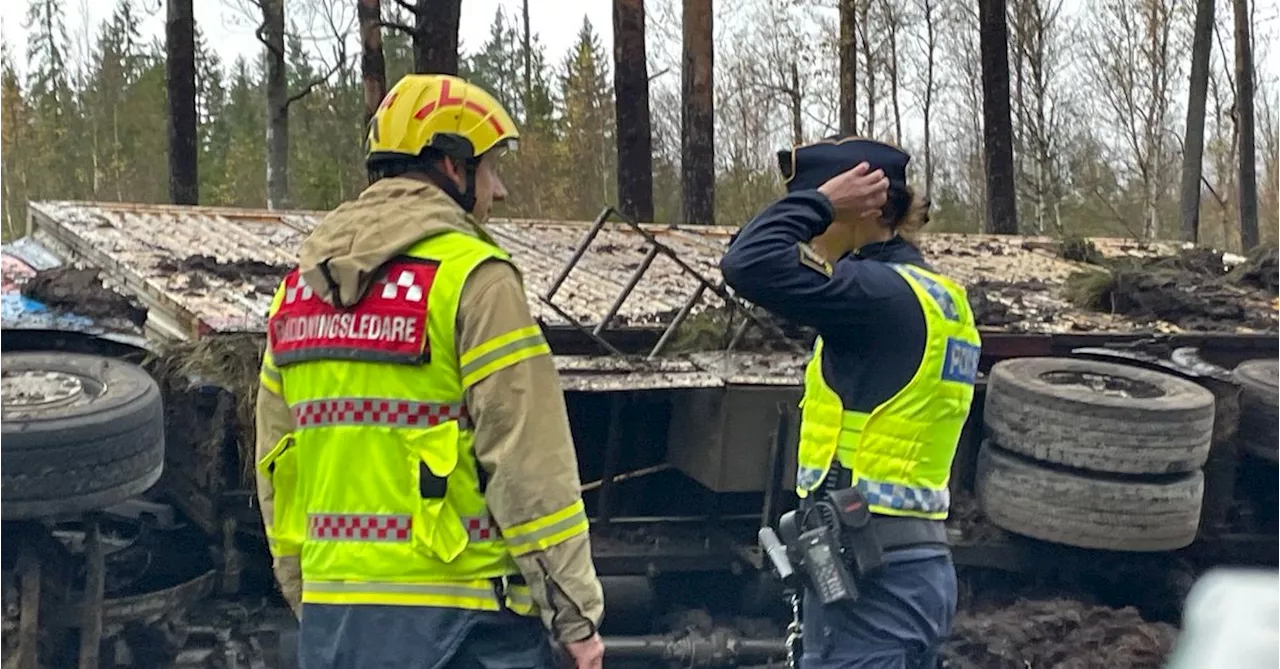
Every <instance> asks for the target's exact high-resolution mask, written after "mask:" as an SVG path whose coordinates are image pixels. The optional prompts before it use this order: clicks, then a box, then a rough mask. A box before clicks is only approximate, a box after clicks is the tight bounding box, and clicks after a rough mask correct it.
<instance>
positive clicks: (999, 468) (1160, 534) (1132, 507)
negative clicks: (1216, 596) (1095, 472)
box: [975, 441, 1204, 551]
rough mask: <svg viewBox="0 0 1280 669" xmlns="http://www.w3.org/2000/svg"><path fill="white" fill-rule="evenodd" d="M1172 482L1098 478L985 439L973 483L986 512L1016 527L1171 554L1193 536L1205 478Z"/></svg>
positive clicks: (1037, 534)
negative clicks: (1041, 462)
mask: <svg viewBox="0 0 1280 669" xmlns="http://www.w3.org/2000/svg"><path fill="white" fill-rule="evenodd" d="M1168 479H1169V480H1167V481H1164V482H1160V483H1153V482H1138V481H1134V480H1131V479H1128V478H1126V479H1125V480H1121V479H1119V478H1112V479H1110V480H1108V479H1101V478H1093V477H1090V476H1086V475H1083V474H1082V473H1079V472H1072V471H1068V470H1066V469H1065V468H1050V467H1045V466H1041V465H1038V464H1036V463H1035V462H1033V461H1031V460H1028V459H1027V458H1024V457H1021V456H1019V455H1015V454H1013V453H1009V452H1007V451H1002V450H1000V449H999V448H996V447H994V446H993V445H992V444H991V442H990V441H984V442H983V444H982V449H981V451H980V452H979V453H978V471H977V479H976V481H975V487H976V489H977V493H978V503H979V504H980V505H981V506H982V510H983V513H985V514H986V516H987V518H989V519H990V520H991V522H992V524H994V525H996V526H998V527H1001V528H1003V529H1006V530H1008V531H1010V532H1014V533H1016V534H1021V535H1024V536H1028V537H1032V538H1034V539H1040V540H1042V541H1050V542H1053V543H1058V544H1066V545H1068V546H1079V547H1082V548H1097V549H1103V550H1113V551H1167V550H1175V549H1178V548H1183V547H1185V546H1187V545H1189V544H1190V543H1191V542H1192V541H1195V538H1196V530H1197V528H1198V527H1199V524H1200V502H1201V498H1202V496H1203V494H1204V475H1203V474H1202V473H1200V472H1199V471H1195V472H1192V473H1190V474H1178V475H1174V476H1171V477H1168Z"/></svg>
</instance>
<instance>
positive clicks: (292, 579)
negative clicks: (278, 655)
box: [254, 296, 302, 615]
mask: <svg viewBox="0 0 1280 669" xmlns="http://www.w3.org/2000/svg"><path fill="white" fill-rule="evenodd" d="M277 301H278V296H277ZM254 416H255V422H256V425H255V435H254V463H255V464H256V463H257V462H259V461H261V460H262V458H264V457H266V455H267V454H268V453H270V452H271V449H272V448H274V447H275V445H276V444H277V443H279V442H280V440H281V439H283V438H284V437H285V435H287V434H289V433H290V432H292V431H293V428H294V425H293V414H292V412H290V411H289V405H288V403H287V402H285V399H284V386H283V381H282V379H281V377H280V370H279V369H278V368H276V366H275V363H274V362H273V361H272V359H271V349H270V344H268V347H267V350H265V351H264V352H263V355H262V368H261V371H260V373H259V375H258V397H257V400H256V403H255V410H254ZM254 470H255V472H256V479H255V481H256V483H257V486H256V487H257V494H258V508H259V509H260V510H261V512H262V524H263V527H264V528H265V529H266V531H267V544H268V547H269V548H270V550H271V561H272V568H273V570H274V571H275V575H276V580H277V581H278V582H279V583H280V593H281V594H282V595H283V596H284V599H285V601H286V602H287V603H288V604H289V608H291V609H293V612H294V614H295V615H296V614H300V613H301V611H302V609H301V606H302V568H301V565H300V563H299V560H298V555H297V554H296V553H293V552H288V551H283V550H282V549H281V548H280V546H279V545H278V544H277V543H276V542H275V541H274V540H273V539H272V538H271V536H272V527H273V523H274V520H275V518H274V509H275V503H274V502H275V491H274V490H273V489H272V487H271V482H270V481H268V480H267V478H266V477H265V476H263V475H262V472H260V471H257V467H254Z"/></svg>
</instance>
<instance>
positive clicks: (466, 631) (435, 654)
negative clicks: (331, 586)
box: [298, 604, 557, 669]
mask: <svg viewBox="0 0 1280 669" xmlns="http://www.w3.org/2000/svg"><path fill="white" fill-rule="evenodd" d="M298 655H299V660H300V665H301V668H302V669H377V668H381V667H387V668H388V669H390V668H392V667H394V668H395V669H445V668H448V669H554V668H555V667H556V666H557V663H556V660H555V654H554V651H553V650H552V647H551V643H550V639H549V637H548V635H547V633H546V632H545V631H544V630H543V627H542V623H541V621H540V620H539V619H537V618H530V617H525V616H520V615H516V614H514V613H511V612H509V611H503V612H488V611H465V610H462V609H447V608H434V607H426V606H375V605H366V604H362V605H352V606H349V605H334V604H304V605H303V607H302V621H301V624H300V629H299V632H298Z"/></svg>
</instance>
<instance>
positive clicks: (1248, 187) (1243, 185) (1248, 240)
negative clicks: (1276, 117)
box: [1232, 0, 1258, 251]
mask: <svg viewBox="0 0 1280 669" xmlns="http://www.w3.org/2000/svg"><path fill="white" fill-rule="evenodd" d="M1232 7H1233V9H1234V10H1235V24H1236V31H1235V38H1236V39H1235V41H1236V114H1237V116H1238V117H1239V119H1240V121H1239V123H1240V178H1239V188H1240V243H1241V245H1242V246H1243V247H1244V250H1245V251H1248V250H1250V249H1252V248H1253V247H1255V246H1257V245H1258V163H1257V157H1256V153H1255V152H1256V151H1257V145H1256V144H1255V141H1256V140H1255V137H1254V125H1253V111H1254V108H1253V42H1252V41H1251V36H1250V35H1249V23H1250V21H1249V18H1250V16H1249V0H1234V2H1233V3H1232Z"/></svg>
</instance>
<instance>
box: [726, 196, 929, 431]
mask: <svg viewBox="0 0 1280 669" xmlns="http://www.w3.org/2000/svg"><path fill="white" fill-rule="evenodd" d="M833 217H834V211H833V209H832V208H831V202H830V201H829V200H827V198H826V196H824V195H822V194H821V193H819V192H818V191H816V190H803V191H797V192H794V193H791V194H788V195H787V196H786V197H784V198H782V199H781V200H779V201H777V202H775V203H774V204H772V205H770V206H769V207H768V208H766V209H765V210H764V211H762V212H760V214H759V215H757V216H756V217H755V219H753V220H752V221H751V222H750V223H748V224H747V225H746V227H744V228H743V229H742V231H741V232H740V233H739V234H738V237H737V239H736V240H734V242H733V243H732V245H730V247H729V250H728V252H727V253H725V256H724V258H722V259H721V261H720V271H721V272H722V273H723V274H724V279H725V282H726V283H728V284H729V286H730V287H732V288H733V289H734V291H736V292H737V294H738V295H740V296H741V297H743V298H745V299H747V300H749V301H751V302H753V303H755V304H756V305H758V306H760V307H762V308H764V309H766V310H768V311H770V312H772V313H774V314H777V315H779V316H781V317H783V318H786V319H787V320H790V321H792V322H795V323H798V324H801V325H808V326H810V327H813V328H814V329H816V330H817V331H818V334H820V335H822V339H823V342H824V343H823V348H824V352H823V359H822V362H823V365H822V371H823V377H824V378H825V379H826V381H827V383H828V384H829V385H830V386H831V388H832V389H833V390H835V392H836V394H838V395H839V396H840V400H841V402H843V403H844V408H845V409H846V410H848V411H864V412H869V411H871V410H872V409H874V408H875V407H876V406H877V405H879V404H881V403H883V402H885V401H886V400H888V399H889V398H890V397H892V396H893V395H894V394H895V393H897V392H898V390H900V389H901V388H902V387H903V386H905V385H907V383H908V382H909V381H910V380H911V377H912V376H914V375H915V372H916V368H917V367H919V365H920V358H921V357H922V356H923V355H924V345H925V333H926V329H925V320H924V311H923V309H922V308H921V306H920V302H919V300H918V299H917V298H916V295H915V293H914V292H912V290H911V286H909V285H908V284H907V281H906V279H903V278H902V276H901V275H900V274H898V272H897V271H896V270H894V269H893V268H892V267H890V266H889V265H887V264H885V263H901V264H909V265H915V266H917V267H921V268H923V269H926V270H931V268H930V267H929V265H928V264H926V263H925V262H924V259H923V258H922V257H921V256H920V252H919V251H918V250H917V249H916V248H915V247H913V246H912V245H911V244H908V243H907V242H906V241H904V240H902V239H901V238H897V237H895V238H894V239H892V240H890V241H887V242H877V243H874V244H869V245H867V246H864V247H862V248H860V249H858V250H857V251H855V252H854V253H851V254H849V255H846V256H845V257H844V258H842V259H840V260H839V261H837V262H836V263H834V264H833V265H832V273H831V275H830V276H828V275H827V274H826V272H824V271H822V269H821V268H820V267H814V266H813V263H812V262H811V263H808V264H806V263H804V262H801V260H802V257H803V255H802V253H801V248H802V247H801V245H803V244H807V243H808V242H809V240H811V239H813V238H814V237H816V236H817V235H819V234H821V233H822V231H824V230H826V229H827V226H828V225H830V224H831V221H832V218H833Z"/></svg>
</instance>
